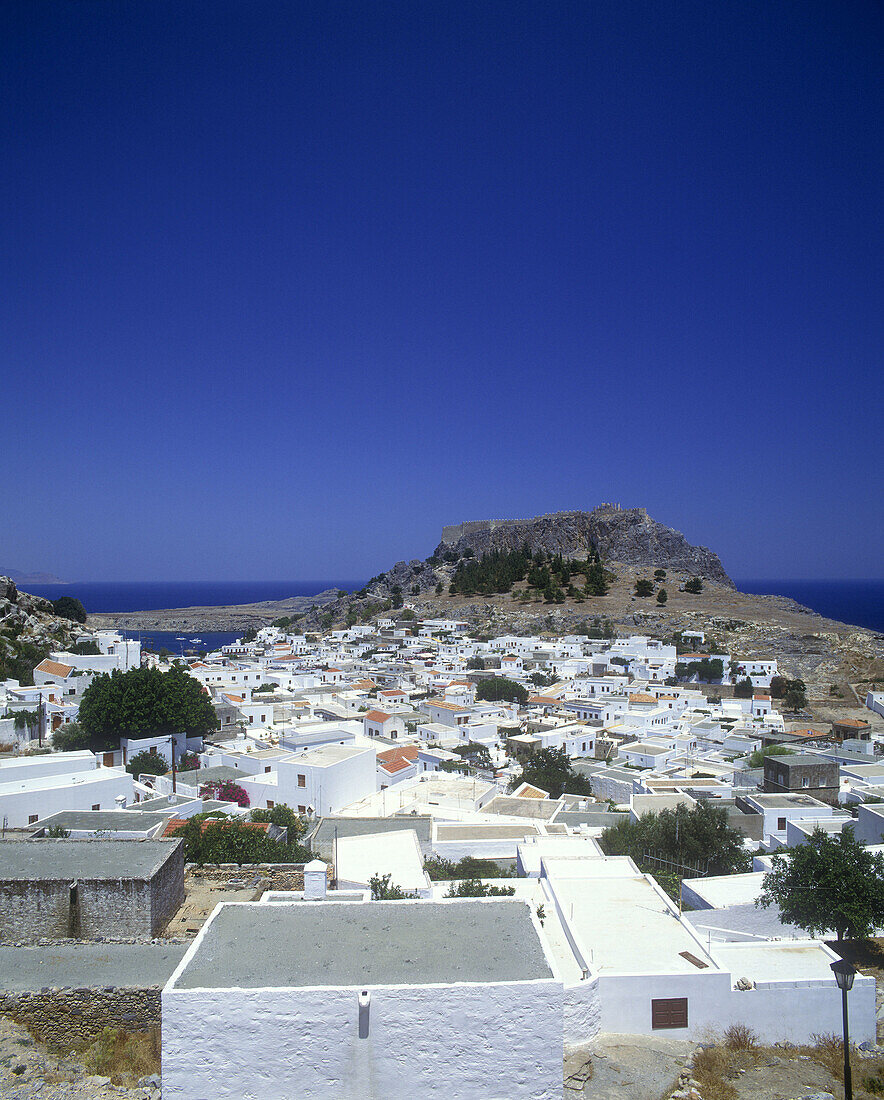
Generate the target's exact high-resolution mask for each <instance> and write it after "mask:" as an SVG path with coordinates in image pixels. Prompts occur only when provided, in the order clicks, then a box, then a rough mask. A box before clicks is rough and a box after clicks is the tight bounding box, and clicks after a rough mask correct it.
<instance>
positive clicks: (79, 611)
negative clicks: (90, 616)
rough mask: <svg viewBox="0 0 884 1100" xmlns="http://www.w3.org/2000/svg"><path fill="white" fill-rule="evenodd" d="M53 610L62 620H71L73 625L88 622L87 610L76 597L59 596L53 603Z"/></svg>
mask: <svg viewBox="0 0 884 1100" xmlns="http://www.w3.org/2000/svg"><path fill="white" fill-rule="evenodd" d="M52 610H53V611H54V612H55V614H56V615H57V616H58V617H59V618H60V619H70V621H71V622H73V623H85V622H86V608H85V607H83V605H82V604H81V603H80V601H79V600H78V599H76V598H75V597H74V596H59V598H58V599H57V600H53V601H52Z"/></svg>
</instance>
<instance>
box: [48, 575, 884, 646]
mask: <svg viewBox="0 0 884 1100" xmlns="http://www.w3.org/2000/svg"><path fill="white" fill-rule="evenodd" d="M735 583H736V585H737V588H739V589H740V591H742V592H754V593H759V594H762V595H777V596H789V597H791V598H792V599H793V600H797V601H798V603H800V604H803V605H804V606H805V607H810V608H812V609H813V610H814V611H818V612H819V613H820V614H821V615H825V616H827V617H828V618H830V619H837V620H838V621H839V622H843V623H852V624H854V625H856V626H864V627H867V628H868V629H870V630H877V631H880V632H881V633H884V579H882V580H853V581H818V580H758V579H748V580H745V579H744V580H736V582H735ZM363 584H365V581H364V580H355V581H354V580H317V581H82V582H75V583H71V584H29V585H27V588H26V590H27V591H28V592H32V593H33V594H34V595H35V596H45V597H46V599H49V600H55V599H58V597H59V596H65V595H68V596H76V597H77V599H79V600H81V601H82V603H83V606H84V607H85V608H86V611H87V612H90V613H91V612H96V613H97V612H114V611H153V610H158V609H160V608H169V607H216V606H219V605H223V604H240V603H259V602H260V601H261V600H284V599H287V598H288V597H289V596H315V595H316V594H317V593H318V592H324V591H326V590H327V589H329V588H340V589H343V590H344V591H345V592H356V591H358V590H359V589H360V588H361V587H362V586H363ZM126 633H127V634H128V635H129V636H130V637H135V638H137V637H140V638H141V641H142V644H143V645H145V646H150V647H151V648H153V649H155V650H159V649H161V648H165V649H168V650H169V652H170V653H186V652H201V651H203V650H208V651H211V650H214V649H217V648H219V647H220V646H222V645H227V644H228V643H230V642H232V641H235V640H236V634H235V633H232V632H230V631H209V632H203V631H200V632H199V634H190V635H186V636H185V635H182V634H180V633H178V634H176V633H174V632H169V631H159V630H156V631H141V632H138V631H127V632H126Z"/></svg>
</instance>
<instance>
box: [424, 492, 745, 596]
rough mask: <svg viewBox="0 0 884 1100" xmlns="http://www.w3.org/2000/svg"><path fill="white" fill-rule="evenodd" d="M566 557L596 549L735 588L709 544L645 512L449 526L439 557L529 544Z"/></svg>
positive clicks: (612, 508)
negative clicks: (692, 540)
mask: <svg viewBox="0 0 884 1100" xmlns="http://www.w3.org/2000/svg"><path fill="white" fill-rule="evenodd" d="M525 543H527V544H528V546H530V548H531V550H532V551H536V550H543V551H544V552H545V553H549V554H562V555H563V556H564V557H570V558H585V557H586V555H587V554H588V553H589V552H590V551H591V550H592V549H593V547H595V548H596V549H597V550H598V552H599V554H601V556H602V558H603V559H604V560H606V561H611V562H621V563H623V564H624V565H638V566H649V567H652V568H658V567H659V568H662V569H668V570H672V571H673V572H684V573H691V574H693V575H695V576H698V577H705V578H708V579H709V580H714V581H716V582H717V583H718V584H723V585H726V586H729V587H731V588H733V587H734V583H733V581H732V580H731V579H730V577H729V576H728V575H727V573H726V572H725V570H724V566H723V565H722V564H721V561H720V560H719V558H718V555H717V554H714V553H713V552H712V551H711V550H709V549H707V548H706V547H705V546H692V545H691V543H689V542H688V540H687V539H686V538H685V537H684V535H683V534H682V533H681V532H680V531H675V530H673V529H672V528H671V527H666V526H665V525H664V524H662V523H658V522H657V521H656V520H654V519H651V517H650V516H649V515H648V513H647V511H646V510H645V509H644V508H627V509H621V508H620V507H619V506H618V505H614V504H602V505H600V506H599V507H598V508H594V509H593V510H592V511H591V512H552V513H550V514H549V515H545V516H535V517H534V518H533V519H505V520H479V521H473V522H469V523H461V524H456V525H454V526H451V527H445V528H444V529H443V531H442V541H441V542H440V544H439V546H438V547H437V548H436V556H437V557H442V556H443V555H444V554H445V553H446V552H448V551H454V552H455V553H456V554H458V555H462V554H463V552H464V551H465V550H472V551H473V553H475V554H477V555H480V554H483V553H486V552H487V551H489V550H518V549H519V548H520V547H522V546H523V545H525Z"/></svg>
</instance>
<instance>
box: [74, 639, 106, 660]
mask: <svg viewBox="0 0 884 1100" xmlns="http://www.w3.org/2000/svg"><path fill="white" fill-rule="evenodd" d="M70 652H71V653H76V654H78V655H79V656H80V657H97V656H98V655H99V654H100V653H101V649H100V647H99V645H98V642H96V641H95V639H94V638H84V639H83V641H82V642H74V644H73V645H72V646H71V648H70Z"/></svg>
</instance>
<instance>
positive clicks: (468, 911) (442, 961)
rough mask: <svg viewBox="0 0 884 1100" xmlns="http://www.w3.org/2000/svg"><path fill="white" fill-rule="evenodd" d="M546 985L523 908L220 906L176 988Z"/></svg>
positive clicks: (454, 904)
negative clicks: (441, 984)
mask: <svg viewBox="0 0 884 1100" xmlns="http://www.w3.org/2000/svg"><path fill="white" fill-rule="evenodd" d="M552 976H553V975H552V972H551V970H550V968H549V964H548V963H547V961H546V958H545V956H544V954H543V948H542V946H541V944H540V940H539V938H538V936H537V933H536V931H535V929H534V925H533V923H532V921H531V916H530V911H529V908H528V906H527V905H526V904H525V902H524V901H517V900H515V899H513V900H510V899H505V900H504V899H501V900H497V899H495V900H493V901H451V902H418V901H386V902H381V901H372V902H365V903H363V904H361V905H352V904H345V903H341V902H335V901H329V902H294V903H292V904H291V905H282V904H280V905H260V904H240V905H223V906H222V907H221V909H220V910H217V911H216V914H215V916H214V918H213V919H212V921H211V923H210V924H209V925H207V926H206V929H205V933H204V938H203V940H202V942H201V943H200V944H199V947H198V948H197V951H196V953H195V955H194V957H193V958H192V959H191V961H190V963H189V964H188V965H187V967H186V968H185V969H184V971H183V972H182V974H181V975H180V976H179V978H178V979H177V981H176V982H175V985H176V987H177V988H179V989H206V988H208V989H230V988H234V987H236V988H244V989H260V988H263V987H268V986H272V987H283V988H292V987H296V988H297V987H309V986H366V985H428V984H433V983H451V982H516V981H531V980H536V979H540V978H551V977H552Z"/></svg>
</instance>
